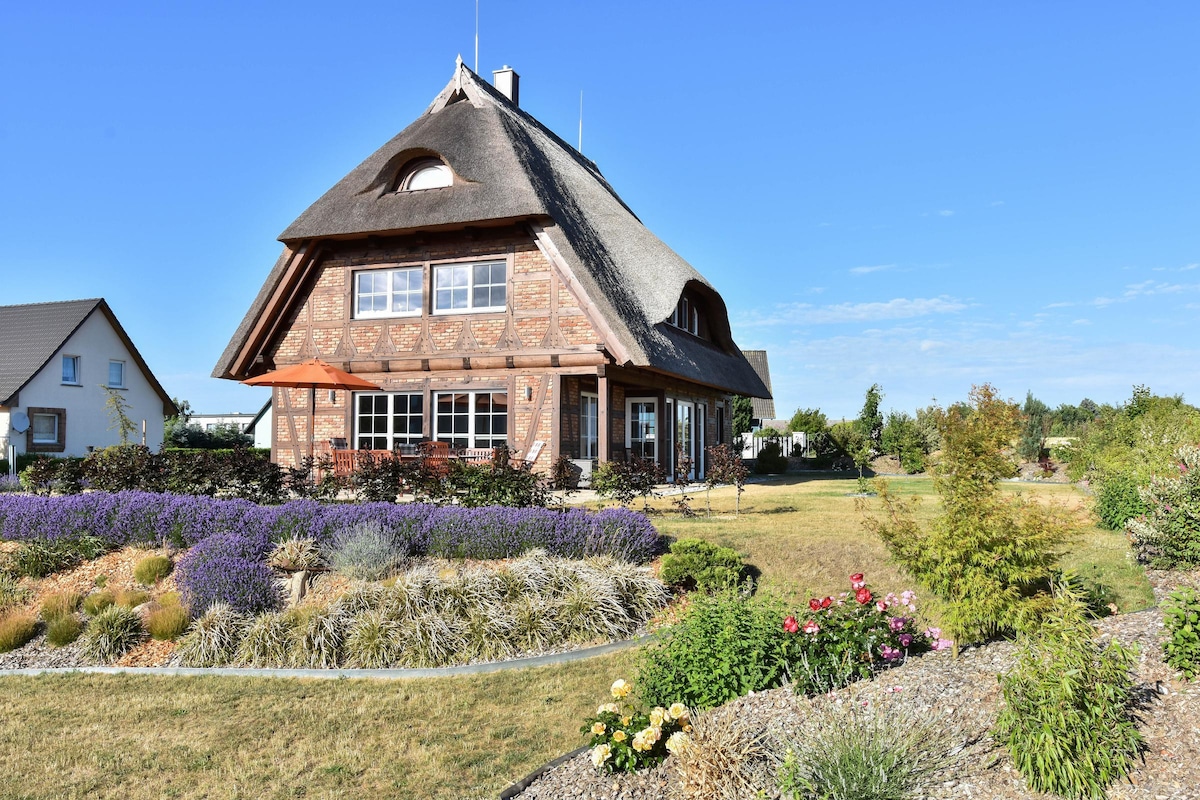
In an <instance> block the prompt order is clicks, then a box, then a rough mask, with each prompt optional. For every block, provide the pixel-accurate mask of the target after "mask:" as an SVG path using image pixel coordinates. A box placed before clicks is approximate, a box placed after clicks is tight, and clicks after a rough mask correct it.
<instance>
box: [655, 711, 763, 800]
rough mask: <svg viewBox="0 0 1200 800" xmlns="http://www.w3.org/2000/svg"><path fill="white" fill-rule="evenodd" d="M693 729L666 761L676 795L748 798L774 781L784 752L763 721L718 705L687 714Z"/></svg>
mask: <svg viewBox="0 0 1200 800" xmlns="http://www.w3.org/2000/svg"><path fill="white" fill-rule="evenodd" d="M689 723H690V726H691V730H690V731H689V732H688V733H687V735H686V738H683V739H682V741H681V742H679V743H678V744H676V746H675V747H674V750H673V752H672V753H671V758H670V759H668V760H667V764H668V766H669V767H670V768H671V772H672V773H673V775H674V780H673V782H672V787H671V788H672V792H671V797H672V798H673V800H745V798H753V797H762V796H765V795H761V794H759V792H760V791H762V790H763V789H765V788H766V787H767V786H771V785H773V784H774V783H775V774H776V770H777V769H778V767H779V760H780V755H779V754H778V753H777V752H776V751H775V749H774V748H773V747H772V744H773V737H772V736H771V734H770V733H769V732H768V731H767V730H766V729H765V728H764V727H763V725H762V724H761V722H756V720H755V719H754V718H752V717H750V716H746V715H743V714H734V713H728V712H725V711H720V710H714V711H708V712H700V713H697V714H694V715H692V716H691V717H690V718H689Z"/></svg>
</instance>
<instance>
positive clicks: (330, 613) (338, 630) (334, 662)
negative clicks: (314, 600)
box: [291, 604, 347, 669]
mask: <svg viewBox="0 0 1200 800" xmlns="http://www.w3.org/2000/svg"><path fill="white" fill-rule="evenodd" d="M297 613H298V623H297V625H296V627H295V629H294V630H293V631H292V652H291V662H292V664H293V666H297V667H306V668H310V669H332V668H334V667H337V666H338V665H339V664H341V662H342V641H343V639H344V638H345V634H346V621H347V620H346V615H345V613H344V612H343V611H342V610H341V609H340V608H338V606H337V604H332V605H330V606H327V607H325V608H317V607H309V608H304V609H301V610H299V612H297Z"/></svg>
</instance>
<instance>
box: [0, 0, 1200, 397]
mask: <svg viewBox="0 0 1200 800" xmlns="http://www.w3.org/2000/svg"><path fill="white" fill-rule="evenodd" d="M735 9H737V10H735ZM474 20H475V5H474V2H472V1H471V0H466V1H465V2H459V1H458V0H455V1H454V2H450V1H449V0H447V1H446V2H439V3H436V4H434V3H409V2H390V3H365V2H364V3H346V4H333V3H328V2H321V3H312V2H299V1H297V0H293V1H292V2H287V3H282V2H277V3H268V2H251V3H224V2H205V3H193V2H179V3H141V2H122V3H71V2H68V3H56V4H49V3H42V4H35V3H28V4H16V3H9V4H5V5H4V7H3V8H2V9H0V75H2V76H3V78H0V237H2V240H3V242H4V247H3V250H2V252H0V276H2V277H0V304H9V303H24V302H37V301H44V300H61V299H71V298H79V297H91V296H103V297H106V298H107V299H108V301H109V303H110V304H111V306H112V307H113V309H114V311H115V312H116V314H117V316H118V317H119V318H120V319H121V321H122V322H123V324H124V325H125V327H126V328H127V330H128V331H129V333H130V335H131V336H132V337H133V339H134V341H135V342H136V343H137V345H138V347H139V348H140V350H141V352H142V354H143V356H145V358H146V360H147V361H148V362H149V364H150V366H151V368H152V369H153V370H154V371H155V373H156V374H157V375H158V377H159V379H160V380H161V381H162V383H163V385H164V386H165V388H166V389H167V391H168V392H169V393H171V394H172V395H175V396H178V397H183V398H186V399H188V400H190V401H191V403H192V405H193V407H194V408H196V409H197V410H204V411H210V412H218V411H229V410H241V411H249V410H255V409H256V408H257V406H258V405H259V404H261V402H262V401H263V400H264V399H265V397H266V396H267V394H266V390H262V389H258V390H255V389H251V388H249V387H244V386H240V385H237V384H234V383H230V382H225V381H216V380H213V379H210V378H209V377H208V375H209V373H210V371H211V370H212V367H213V365H214V364H215V362H216V360H217V358H218V356H219V355H220V353H221V350H222V349H223V348H224V346H225V344H226V343H227V342H228V340H229V337H230V336H231V334H232V333H233V331H234V329H235V328H236V327H237V325H238V323H239V321H240V320H241V318H242V316H243V314H244V313H245V311H246V309H247V307H248V306H249V304H250V302H251V300H252V299H253V297H254V294H255V293H256V292H257V291H258V288H259V287H260V285H261V284H262V281H263V279H264V278H265V277H266V274H267V272H268V271H269V269H270V268H271V266H272V264H273V263H274V261H275V259H276V257H277V256H278V253H279V250H280V245H279V243H278V242H277V241H276V239H275V237H276V236H278V234H279V233H280V232H281V231H282V230H283V229H284V228H285V227H286V226H287V225H288V224H289V223H290V222H291V221H292V220H293V219H294V218H295V217H296V216H298V215H299V214H300V212H301V211H303V210H304V209H305V208H306V207H307V206H308V205H309V204H310V203H311V202H313V201H314V200H316V199H317V198H318V197H319V196H320V195H321V194H322V193H323V192H324V191H325V190H326V189H328V188H329V187H330V186H332V185H333V184H334V183H335V182H336V181H337V180H338V179H340V178H341V177H342V176H343V175H345V174H346V173H347V172H349V171H350V169H352V168H353V167H354V166H355V165H356V164H358V163H359V162H360V161H361V160H362V159H363V158H365V157H366V156H368V155H369V154H370V153H371V152H373V151H374V150H375V149H376V148H377V147H378V146H380V145H381V144H382V143H384V142H385V141H387V140H388V139H389V138H390V137H391V136H393V135H394V134H395V133H397V132H398V131H400V130H401V129H402V128H404V127H405V126H406V125H408V124H409V122H411V121H412V120H413V119H414V118H415V117H416V116H417V115H418V114H420V113H421V112H422V111H423V110H424V109H425V107H426V106H427V105H428V103H429V102H430V101H431V100H432V99H433V97H434V95H435V94H436V93H437V92H438V91H439V90H440V89H441V87H442V86H443V85H444V84H445V83H446V81H448V80H449V78H450V75H451V72H452V68H453V65H454V59H455V56H456V55H458V54H460V53H461V54H462V56H463V58H464V59H465V60H466V61H467V63H468V64H469V65H470V64H472V63H473V61H474V52H473V50H474V30H475V28H474V24H475V23H474ZM479 21H480V46H479V72H480V73H481V74H484V75H487V76H490V74H491V71H492V70H493V69H497V68H499V67H500V66H501V65H503V64H511V65H512V66H514V67H515V68H516V69H517V71H518V72H519V73H520V74H521V76H522V83H521V105H522V107H524V108H525V109H527V110H528V111H530V112H531V113H532V114H533V115H534V116H536V117H538V118H539V119H541V120H542V121H543V122H544V123H546V124H547V125H548V126H549V127H550V128H552V129H553V130H555V131H557V132H558V133H559V134H560V135H562V136H563V137H564V138H565V139H567V140H569V141H572V142H573V141H575V140H576V137H577V135H578V124H579V93H580V91H583V92H584V130H583V150H584V153H585V154H586V155H587V156H589V157H590V158H592V159H593V160H595V161H596V162H597V163H598V164H599V166H600V168H601V170H602V171H603V172H604V174H605V175H606V176H607V177H608V179H609V181H610V182H611V183H612V184H613V186H614V187H615V188H616V189H617V191H618V192H619V193H620V194H621V195H622V197H623V198H624V199H625V200H626V202H627V203H628V204H629V205H630V206H631V207H632V208H633V209H634V210H635V211H636V212H637V213H638V214H639V216H640V217H641V218H642V220H643V221H644V222H645V223H646V224H647V225H648V226H649V227H650V229H651V230H653V231H654V232H655V233H657V234H658V235H659V236H660V237H661V238H662V239H663V240H664V241H666V242H667V243H668V244H669V245H671V246H672V247H673V248H675V249H676V250H677V251H678V252H679V253H680V254H681V255H683V256H684V257H685V258H687V259H688V260H689V261H691V262H692V264H693V265H695V266H696V268H697V269H699V270H700V271H701V272H702V273H703V274H704V275H705V276H706V277H707V278H708V279H709V280H710V281H711V282H712V283H713V284H714V285H715V286H716V287H717V289H718V290H719V291H720V292H721V293H722V294H723V296H724V297H725V300H726V303H727V305H728V306H729V310H730V315H731V320H732V323H733V330H734V336H735V338H736V339H737V341H738V343H739V344H740V345H741V346H742V347H744V348H765V349H767V351H768V353H769V357H770V361H771V367H772V378H773V381H774V385H775V393H776V403H777V408H778V410H779V413H780V415H783V416H786V415H789V414H790V413H791V411H792V410H794V409H795V408H797V407H798V406H806V407H807V406H819V407H820V408H822V409H824V410H825V411H826V412H827V413H829V414H830V415H831V416H834V417H837V416H842V415H849V416H853V415H854V414H856V413H857V411H858V409H859V407H860V406H861V403H862V396H863V392H864V390H865V389H866V388H867V386H869V385H870V384H871V383H879V384H881V385H882V387H883V390H884V403H883V405H884V407H885V408H888V407H894V408H901V409H908V410H912V409H913V408H915V407H917V406H920V405H925V404H927V403H929V402H930V401H931V400H932V399H933V398H936V399H937V400H938V401H939V402H941V403H943V404H944V403H948V402H953V401H955V400H959V399H962V398H964V397H965V396H966V393H967V391H968V389H969V388H970V386H971V385H972V384H973V383H981V382H984V381H988V382H991V383H993V384H994V385H996V386H997V387H998V388H999V390H1000V391H1001V393H1002V394H1004V395H1007V396H1010V397H1014V398H1016V399H1021V398H1023V397H1024V394H1025V392H1026V390H1029V389H1032V390H1033V392H1034V393H1035V394H1036V395H1037V396H1038V397H1040V398H1041V399H1043V400H1045V401H1046V402H1048V403H1050V404H1051V405H1056V404H1058V403H1062V402H1078V401H1079V400H1080V399H1082V398H1083V397H1085V396H1086V397H1090V398H1092V399H1093V400H1096V401H1098V402H1114V403H1115V402H1120V401H1121V400H1123V399H1125V398H1127V397H1128V396H1129V395H1130V392H1131V387H1132V385H1133V384H1135V383H1140V384H1147V385H1149V386H1150V387H1151V388H1152V389H1153V390H1154V391H1156V392H1158V393H1160V394H1176V393H1182V394H1184V395H1185V397H1187V399H1188V400H1190V401H1191V402H1198V401H1200V344H1197V337H1196V335H1195V329H1196V324H1195V323H1196V320H1197V319H1198V318H1200V235H1198V234H1200V225H1198V223H1200V159H1198V157H1197V151H1198V143H1200V60H1197V58H1196V47H1195V35H1196V31H1197V30H1200V5H1197V4H1195V3H1191V2H1163V3H1155V4H1153V5H1143V4H1132V3H1116V2H1087V3H1084V2H1061V3H1052V4H1046V3H1004V4H992V5H989V6H987V7H984V6H982V5H981V4H968V3H904V4H901V3H892V2H870V3H868V2H862V3H856V4H835V3H815V2H788V3H753V4H745V5H744V6H742V7H741V8H740V9H738V7H735V6H733V5H731V4H727V3H723V4H714V3H706V2H688V3H683V2H661V3H645V2H606V3H579V2H563V0H557V2H515V1H514V2H499V1H498V0H481V2H480V12H479ZM0 346H2V343H0Z"/></svg>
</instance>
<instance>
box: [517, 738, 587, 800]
mask: <svg viewBox="0 0 1200 800" xmlns="http://www.w3.org/2000/svg"><path fill="white" fill-rule="evenodd" d="M591 749H592V747H591V745H587V744H585V745H584V746H583V747H577V748H575V749H574V750H572V751H571V752H569V753H563V754H562V755H561V756H559V757H558V758H556V759H554V760H553V761H549V762H547V763H545V764H542V765H541V766H540V767H538V768H537V769H535V770H534V771H533V772H531V773H529V774H528V775H526V776H525V777H524V778H521V780H519V781H517V782H516V783H514V784H513V785H512V786H509V787H508V788H507V789H505V790H504V791H503V792H501V793H500V800H512V798H514V797H516V796H517V795H519V794H520V793H521V792H523V791H525V790H526V789H528V788H529V784H531V783H533V782H534V781H536V780H537V779H538V778H540V777H542V776H543V775H545V774H546V773H547V772H549V771H550V770H552V769H554V768H555V767H557V766H558V765H559V764H562V763H565V762H567V761H570V760H571V759H572V758H574V757H575V756H577V755H579V754H580V753H582V752H583V751H585V750H591Z"/></svg>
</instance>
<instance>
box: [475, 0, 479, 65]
mask: <svg viewBox="0 0 1200 800" xmlns="http://www.w3.org/2000/svg"><path fill="white" fill-rule="evenodd" d="M475 74H476V75H478V74H479V0H475Z"/></svg>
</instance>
